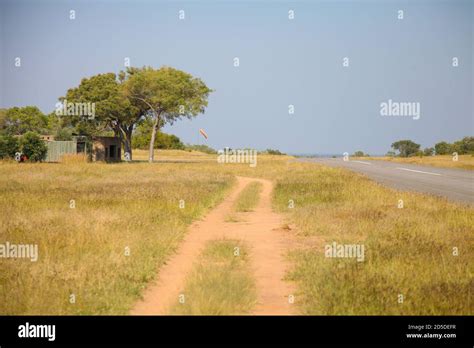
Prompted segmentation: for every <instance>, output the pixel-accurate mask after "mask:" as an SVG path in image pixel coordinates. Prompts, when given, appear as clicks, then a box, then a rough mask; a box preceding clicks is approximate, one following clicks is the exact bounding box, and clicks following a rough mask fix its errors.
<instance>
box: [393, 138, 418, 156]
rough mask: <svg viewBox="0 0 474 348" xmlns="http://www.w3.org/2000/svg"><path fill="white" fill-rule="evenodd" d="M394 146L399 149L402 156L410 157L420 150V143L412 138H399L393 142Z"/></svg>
mask: <svg viewBox="0 0 474 348" xmlns="http://www.w3.org/2000/svg"><path fill="white" fill-rule="evenodd" d="M392 148H393V149H394V150H398V151H399V153H400V157H408V156H411V155H414V154H416V153H417V152H418V151H419V150H420V144H417V143H415V142H413V141H411V140H399V141H396V142H394V143H393V144H392Z"/></svg>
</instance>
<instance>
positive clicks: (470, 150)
mask: <svg viewBox="0 0 474 348" xmlns="http://www.w3.org/2000/svg"><path fill="white" fill-rule="evenodd" d="M391 148H392V150H390V151H388V152H387V154H386V155H387V156H389V157H413V156H420V157H422V156H434V155H453V154H454V153H456V154H458V155H474V137H471V136H466V137H464V138H462V139H460V140H457V141H455V142H453V143H448V142H446V141H440V142H438V143H436V144H435V145H434V147H426V148H424V149H423V150H421V145H420V144H417V143H415V142H414V141H412V140H398V141H396V142H394V143H392V145H391ZM354 156H355V157H364V156H369V155H368V154H366V153H364V152H363V151H356V152H354Z"/></svg>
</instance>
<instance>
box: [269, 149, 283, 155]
mask: <svg viewBox="0 0 474 348" xmlns="http://www.w3.org/2000/svg"><path fill="white" fill-rule="evenodd" d="M265 153H267V154H269V155H277V156H283V155H284V153H283V152H280V150H273V149H266V150H265Z"/></svg>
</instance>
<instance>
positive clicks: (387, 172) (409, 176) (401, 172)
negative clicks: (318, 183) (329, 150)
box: [300, 158, 474, 204]
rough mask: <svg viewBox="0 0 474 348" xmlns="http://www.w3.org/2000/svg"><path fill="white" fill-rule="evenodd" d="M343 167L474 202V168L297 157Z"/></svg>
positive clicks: (400, 186)
mask: <svg viewBox="0 0 474 348" xmlns="http://www.w3.org/2000/svg"><path fill="white" fill-rule="evenodd" d="M300 160H301V161H305V162H317V163H321V164H325V165H329V166H333V167H344V168H348V169H350V170H353V171H356V172H360V173H363V174H365V175H367V176H368V177H369V178H371V179H373V180H375V181H378V182H380V183H382V184H385V185H388V186H391V187H394V188H396V189H402V190H411V191H419V192H425V193H431V194H434V195H438V196H443V197H446V198H448V199H451V200H455V201H460V202H464V203H469V204H474V171H469V170H463V169H445V168H438V167H427V166H420V165H414V164H404V163H395V162H388V161H374V160H369V161H362V160H361V161H356V160H349V161H343V159H342V158H301V159H300Z"/></svg>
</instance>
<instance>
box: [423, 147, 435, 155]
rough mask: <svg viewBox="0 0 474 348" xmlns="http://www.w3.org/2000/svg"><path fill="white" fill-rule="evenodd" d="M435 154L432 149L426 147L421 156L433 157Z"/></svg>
mask: <svg viewBox="0 0 474 348" xmlns="http://www.w3.org/2000/svg"><path fill="white" fill-rule="evenodd" d="M434 152H435V149H434V148H432V147H427V148H425V149H424V150H423V155H424V156H433V155H434Z"/></svg>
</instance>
